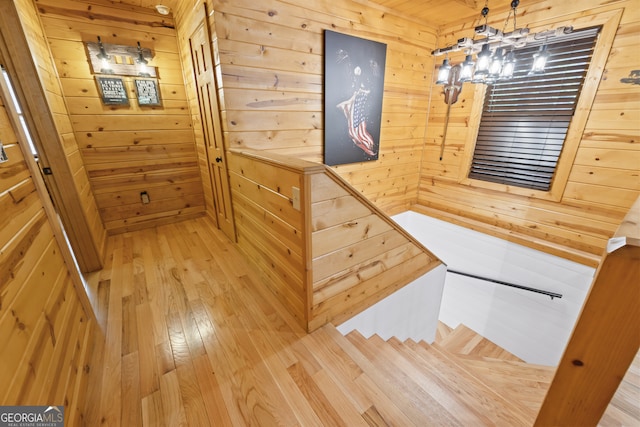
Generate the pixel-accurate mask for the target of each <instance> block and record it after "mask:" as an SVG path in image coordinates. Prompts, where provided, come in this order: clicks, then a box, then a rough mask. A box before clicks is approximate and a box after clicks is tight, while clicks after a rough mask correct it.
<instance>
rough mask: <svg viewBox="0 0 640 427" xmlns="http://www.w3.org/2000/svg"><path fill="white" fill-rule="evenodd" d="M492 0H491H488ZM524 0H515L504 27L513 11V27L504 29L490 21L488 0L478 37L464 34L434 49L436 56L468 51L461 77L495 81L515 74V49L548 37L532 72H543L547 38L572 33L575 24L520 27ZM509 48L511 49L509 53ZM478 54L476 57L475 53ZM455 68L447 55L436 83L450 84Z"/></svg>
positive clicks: (505, 25)
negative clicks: (549, 27) (518, 16)
mask: <svg viewBox="0 0 640 427" xmlns="http://www.w3.org/2000/svg"><path fill="white" fill-rule="evenodd" d="M487 2H488V0H487ZM519 4H520V1H519V0H512V1H511V10H510V11H509V14H508V15H507V19H506V21H505V23H504V29H506V28H507V26H508V24H509V21H510V19H511V15H513V31H511V32H504V30H503V31H500V30H498V29H496V28H493V27H491V26H489V25H488V23H487V22H488V19H487V16H488V14H489V8H488V7H487V5H486V4H485V7H484V8H482V11H481V15H482V17H483V18H484V19H485V23H484V24H483V25H479V26H476V27H475V29H474V32H475V35H474V38H473V39H471V38H468V37H465V38H461V39H459V40H458V42H457V43H455V44H453V45H450V46H447V47H444V48H439V49H436V50H434V51H433V52H431V53H432V54H433V55H434V56H439V55H448V53H449V52H458V51H466V53H467V55H466V58H465V60H464V62H463V63H462V64H461V65H462V69H461V72H460V78H459V81H461V82H467V81H470V82H472V83H493V82H495V81H497V80H502V79H510V78H512V77H513V74H514V71H515V67H516V57H515V53H514V49H519V48H522V47H524V46H526V45H527V44H528V43H532V42H539V40H542V39H544V40H545V44H544V45H543V46H541V47H540V50H539V51H538V52H537V53H535V54H534V55H533V59H534V60H533V66H532V68H531V71H530V72H529V75H533V74H540V73H543V72H544V70H545V66H546V63H547V60H548V59H549V52H548V51H547V46H546V40H547V38H549V37H557V36H562V35H565V34H569V33H571V32H572V31H573V27H571V26H568V27H559V28H556V29H554V30H548V31H543V32H540V33H537V34H529V29H528V28H516V26H517V25H516V13H517V8H518V6H519ZM475 36H485V37H484V38H481V39H477V40H476V39H475ZM505 51H508V52H507V53H506V54H505ZM474 54H477V58H476V61H475V62H474V60H473V55H474ZM450 70H451V64H450V63H449V60H448V59H445V60H444V62H443V64H442V65H441V66H440V68H439V70H438V78H437V81H436V84H446V83H447V82H448V78H447V77H448V73H449V72H450Z"/></svg>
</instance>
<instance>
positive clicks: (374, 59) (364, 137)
mask: <svg viewBox="0 0 640 427" xmlns="http://www.w3.org/2000/svg"><path fill="white" fill-rule="evenodd" d="M386 49H387V46H386V45H385V44H384V43H379V42H376V41H373V40H366V39H362V38H358V37H354V36H350V35H347V34H340V33H336V32H333V31H329V30H325V57H324V67H325V74H324V162H325V163H326V164H327V165H330V166H333V165H342V164H348V163H359V162H368V161H375V160H378V156H379V153H380V128H381V123H382V97H383V95H384V68H385V62H386Z"/></svg>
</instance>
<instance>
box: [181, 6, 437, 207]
mask: <svg viewBox="0 0 640 427" xmlns="http://www.w3.org/2000/svg"><path fill="white" fill-rule="evenodd" d="M201 3H202V2H201V1H200V2H198V1H191V0H190V1H187V2H180V5H179V6H178V9H177V10H176V11H175V14H176V22H177V24H178V31H179V32H180V33H182V32H183V29H182V28H190V27H192V26H193V25H194V23H193V16H194V10H198V7H199V5H200V4H201ZM194 5H196V6H194ZM211 5H212V8H210V9H213V10H214V13H213V14H212V15H211V17H210V25H211V28H212V33H213V34H212V41H213V43H214V46H215V47H216V51H217V61H218V62H217V64H216V66H217V75H218V77H219V81H220V86H221V87H220V99H221V109H222V115H223V130H224V134H225V143H226V144H227V148H240V149H241V148H253V149H257V150H266V151H270V152H274V153H278V154H286V155H289V156H293V157H296V158H300V159H305V160H310V161H315V162H322V160H323V130H322V129H323V127H324V123H323V117H324V116H323V109H324V107H323V104H322V99H323V97H322V94H323V76H324V70H323V68H324V65H323V57H324V56H323V55H324V48H323V43H324V42H323V31H324V30H325V29H331V30H333V31H337V32H341V33H347V34H350V35H354V36H358V37H362V38H366V39H372V40H375V41H378V42H382V43H386V44H387V64H386V74H385V91H384V101H383V112H382V122H383V123H382V130H381V139H382V144H381V150H380V160H379V161H376V162H369V163H360V164H353V165H344V166H338V167H336V168H335V169H336V170H337V171H338V173H339V174H340V175H341V176H343V177H344V178H345V179H347V181H349V183H350V184H352V185H353V186H355V188H357V189H358V190H359V191H361V192H362V193H364V194H365V195H366V196H367V197H368V198H369V199H371V200H372V201H374V202H375V203H376V205H378V206H379V207H381V208H382V209H383V210H384V211H385V212H386V213H397V212H401V211H404V210H406V209H407V208H408V207H409V206H410V204H411V203H412V202H414V201H415V200H416V196H417V185H418V173H419V161H420V156H421V147H422V141H423V136H424V132H425V124H426V122H425V118H426V114H427V110H428V103H429V90H430V85H429V82H430V81H431V76H432V72H433V64H434V61H433V58H431V56H430V52H431V50H432V49H433V47H434V46H435V30H433V29H430V28H428V27H426V26H424V25H420V24H418V23H416V22H412V21H408V20H407V19H403V18H400V17H398V16H395V15H393V14H389V13H385V12H383V11H381V10H379V9H373V8H368V7H366V6H364V5H363V4H361V3H357V2H352V1H348V0H338V1H334V2H301V1H300V2H292V1H277V0H266V1H264V2H261V3H260V7H259V8H256V7H255V2H253V1H251V0H237V1H233V2H227V1H213V2H211ZM184 32H186V30H185V31H184ZM186 35H187V36H188V34H186ZM184 43H185V41H184V40H183V37H182V35H181V50H182V51H183V57H184V56H185V52H188V50H187V49H186V48H185V44H184ZM185 68H186V64H185ZM186 75H187V76H189V75H190V74H189V73H186ZM189 84H192V83H189ZM189 92H191V91H189ZM199 145H200V142H199Z"/></svg>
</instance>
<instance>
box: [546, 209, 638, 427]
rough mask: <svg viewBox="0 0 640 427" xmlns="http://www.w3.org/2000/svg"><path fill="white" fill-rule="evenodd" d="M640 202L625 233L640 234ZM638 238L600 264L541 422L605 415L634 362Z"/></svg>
mask: <svg viewBox="0 0 640 427" xmlns="http://www.w3.org/2000/svg"><path fill="white" fill-rule="evenodd" d="M637 206H640V202H636V206H635V207H636V209H634V210H631V211H630V212H629V215H628V216H627V217H626V219H627V220H626V221H625V222H624V224H623V226H622V227H621V228H620V230H619V236H623V235H629V236H637V235H638V233H639V231H638V230H639V229H640V224H639V223H638V219H637V213H638V212H637ZM635 243H637V242H634V241H633V239H632V240H631V242H630V243H629V244H625V245H624V246H622V247H620V248H618V249H616V250H614V251H612V252H610V253H608V254H606V255H605V257H604V259H603V261H602V263H601V264H600V267H599V268H598V271H597V272H596V277H595V278H594V281H593V284H592V286H591V290H590V291H589V295H588V296H587V299H586V301H585V303H584V306H583V309H582V313H581V315H580V318H579V319H578V321H577V322H576V326H575V328H574V330H573V334H572V335H571V338H570V339H569V343H568V344H567V348H566V350H565V353H564V355H563V356H562V360H561V361H560V365H559V366H558V370H557V372H556V375H555V377H554V379H553V382H552V383H551V386H550V388H549V392H548V393H547V396H546V398H545V401H544V403H543V405H542V408H541V410H540V413H539V414H538V417H537V419H536V424H535V425H537V426H547V425H563V424H570V423H575V424H576V425H579V424H583V425H585V424H589V423H591V422H592V421H593V420H599V419H600V418H602V415H603V414H604V412H605V410H606V409H607V406H608V405H609V402H610V401H611V399H612V397H613V396H614V394H615V392H616V390H617V389H618V387H619V385H620V382H621V381H622V379H623V377H624V375H625V373H626V372H627V370H628V369H629V367H630V366H631V365H632V363H633V360H634V358H635V357H636V355H637V354H638V350H639V349H640V309H639V308H638V300H639V299H640V281H639V280H638V279H639V278H640V269H639V268H638V266H640V246H636V244H635ZM613 330H615V333H612V332H611V331H613ZM611 349H615V351H610V350H611Z"/></svg>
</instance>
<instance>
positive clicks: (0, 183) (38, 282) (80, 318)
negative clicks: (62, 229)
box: [0, 92, 97, 426]
mask: <svg viewBox="0 0 640 427" xmlns="http://www.w3.org/2000/svg"><path fill="white" fill-rule="evenodd" d="M2 93H3V92H2ZM17 133H19V132H16V131H14V129H13V128H12V126H11V123H10V121H9V114H8V112H7V109H6V108H5V104H4V100H3V99H2V95H1V94H0V140H1V141H2V142H3V145H4V147H5V148H6V152H7V155H8V156H9V161H8V162H4V163H0V207H1V209H0V210H1V212H2V214H1V215H0V217H1V219H2V224H3V227H2V228H3V230H2V232H1V233H0V348H1V349H2V350H0V377H1V378H2V379H3V383H4V384H5V387H4V388H3V391H2V392H1V393H0V405H3V406H6V405H65V421H66V425H69V426H76V425H81V420H82V418H83V417H84V413H83V411H84V404H85V402H86V393H85V392H86V387H87V379H88V371H87V370H86V368H85V367H86V365H87V363H88V361H89V359H90V357H91V349H92V347H93V342H94V340H93V336H94V334H95V330H96V327H97V325H96V323H95V321H94V319H95V318H94V316H93V313H91V312H86V311H85V307H84V306H83V303H82V302H83V300H82V299H81V296H80V295H78V293H77V292H78V288H77V287H76V285H75V283H74V280H75V279H76V278H77V279H80V277H79V276H78V273H77V272H75V273H73V272H70V270H69V269H68V267H67V264H66V263H65V262H68V260H66V259H65V258H64V257H63V250H62V249H61V247H60V246H59V245H58V240H57V239H56V236H55V233H56V227H59V225H58V224H55V223H54V224H52V223H51V222H50V221H51V219H50V218H49V216H48V215H49V212H47V211H48V209H52V208H50V206H49V207H47V206H46V204H47V203H50V200H49V199H48V198H47V199H42V197H43V196H42V195H41V194H40V193H39V192H38V191H37V190H36V187H37V185H40V184H41V183H36V182H35V181H36V178H34V177H33V176H32V175H31V173H30V169H29V167H28V166H27V163H28V161H29V160H27V159H25V157H24V155H23V152H26V153H29V149H28V148H26V149H25V150H21V149H20V145H21V144H22V143H21V142H20V140H21V139H20V140H19V139H18V137H17ZM34 170H37V169H36V168H34ZM39 178H40V177H39V176H37V179H39ZM44 197H48V195H45V196H44ZM53 218H55V220H56V221H57V218H56V217H55V216H54V217H53ZM76 276H77V277H76ZM80 289H82V285H80ZM82 292H84V289H82ZM82 297H84V298H85V299H86V295H82ZM89 308H90V307H89Z"/></svg>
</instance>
